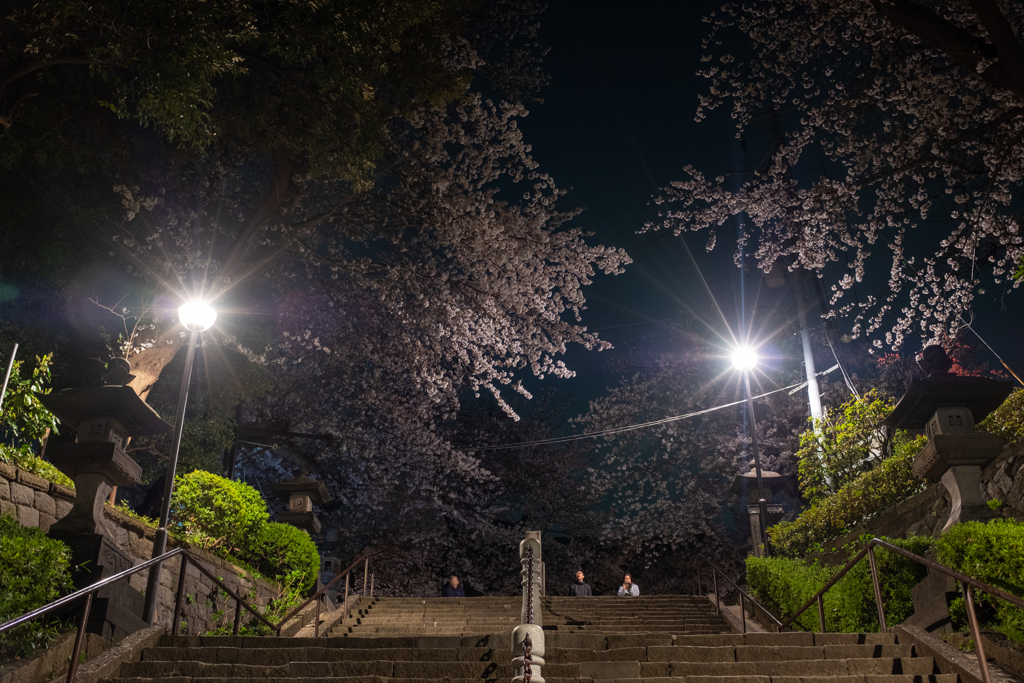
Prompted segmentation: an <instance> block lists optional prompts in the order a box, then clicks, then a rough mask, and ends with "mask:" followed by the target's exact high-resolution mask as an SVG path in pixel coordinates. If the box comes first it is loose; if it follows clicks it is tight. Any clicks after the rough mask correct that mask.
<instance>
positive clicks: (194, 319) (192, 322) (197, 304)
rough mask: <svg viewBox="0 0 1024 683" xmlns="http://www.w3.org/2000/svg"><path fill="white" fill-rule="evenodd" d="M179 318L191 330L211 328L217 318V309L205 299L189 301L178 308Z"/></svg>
mask: <svg viewBox="0 0 1024 683" xmlns="http://www.w3.org/2000/svg"><path fill="white" fill-rule="evenodd" d="M178 320H179V321H180V322H181V324H182V325H184V326H185V327H187V328H188V329H190V330H199V331H200V332H202V331H204V330H208V329H210V327H211V326H213V323H214V321H215V320H217V311H215V310H213V307H212V306H210V304H208V303H206V302H205V301H189V302H188V303H184V304H182V305H181V306H180V307H179V308H178Z"/></svg>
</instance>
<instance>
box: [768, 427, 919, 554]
mask: <svg viewBox="0 0 1024 683" xmlns="http://www.w3.org/2000/svg"><path fill="white" fill-rule="evenodd" d="M926 441H927V440H926V439H925V437H923V436H920V437H917V438H916V439H913V440H910V441H905V442H902V443H899V444H897V448H896V450H895V452H894V453H893V455H892V456H891V457H889V458H888V459H886V460H884V461H882V463H881V464H879V465H878V466H877V467H875V468H874V469H873V470H869V471H867V472H865V473H863V474H861V475H860V476H858V477H857V478H856V479H854V480H853V481H851V482H850V483H848V484H846V485H845V486H843V487H842V488H841V489H839V491H838V492H837V493H835V494H834V495H832V496H829V497H827V498H823V499H821V500H820V501H818V502H817V503H815V504H814V505H812V506H811V507H810V508H809V509H807V510H805V511H804V512H802V513H800V515H799V516H798V517H797V518H796V519H795V520H794V521H792V522H780V523H778V524H776V525H775V526H772V527H769V528H768V536H769V538H770V540H771V544H772V548H773V549H774V551H775V552H776V553H777V554H779V555H782V556H783V557H791V558H800V557H804V556H805V555H806V554H807V553H808V552H809V551H810V550H811V549H812V548H813V547H815V546H816V545H818V544H821V543H824V542H825V541H828V540H829V539H832V538H835V537H836V536H840V535H842V534H844V533H847V532H848V531H849V530H850V529H851V528H853V527H855V526H856V525H857V524H861V523H863V522H866V521H867V520H869V519H871V518H872V517H875V516H876V515H878V514H879V513H881V512H884V511H885V510H888V509H889V508H891V507H893V506H894V505H897V504H898V503H901V502H902V501H904V500H906V499H907V498H908V497H910V496H912V495H914V494H915V493H917V492H919V491H921V490H922V489H923V488H924V486H925V483H924V482H923V481H921V480H920V479H918V478H917V477H915V476H914V472H913V469H912V465H913V462H914V456H916V455H917V454H918V453H919V452H920V451H921V449H922V448H924V445H925V443H926Z"/></svg>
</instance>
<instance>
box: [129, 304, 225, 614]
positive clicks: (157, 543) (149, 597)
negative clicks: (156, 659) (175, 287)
mask: <svg viewBox="0 0 1024 683" xmlns="http://www.w3.org/2000/svg"><path fill="white" fill-rule="evenodd" d="M216 320H217V311H215V310H213V307H211V306H210V305H209V304H208V303H206V302H205V301H201V300H197V301H189V302H187V303H184V304H182V305H181V307H180V308H178V321H179V322H180V323H181V324H182V326H183V327H185V329H187V330H189V331H190V332H191V333H192V334H191V335H190V336H189V340H188V353H187V355H186V356H185V372H184V373H183V375H182V378H181V391H180V392H179V393H178V416H177V418H176V419H175V422H174V443H173V445H172V446H171V460H170V462H169V463H167V478H166V481H165V482H164V498H163V501H162V503H161V505H160V523H159V525H158V526H157V529H156V536H155V537H154V539H153V555H152V557H154V558H156V557H160V556H161V555H163V554H164V553H165V552H167V524H168V520H169V518H170V512H171V494H172V493H173V492H174V473H175V471H176V470H177V469H178V451H179V449H180V448H181V433H182V430H183V429H184V426H185V403H186V402H187V401H188V385H189V382H191V381H192V361H193V360H194V359H195V356H196V342H197V341H198V340H199V333H200V332H204V331H206V330H208V329H210V327H212V326H213V323H214V322H215V321H216ZM162 566H163V565H161V564H158V565H155V566H153V567H152V568H151V569H150V570H149V579H148V580H147V582H146V605H145V609H144V611H143V613H142V619H143V621H145V622H146V623H147V624H149V625H151V626H152V625H153V622H154V620H155V619H156V604H157V597H158V596H159V593H160V573H161V569H162Z"/></svg>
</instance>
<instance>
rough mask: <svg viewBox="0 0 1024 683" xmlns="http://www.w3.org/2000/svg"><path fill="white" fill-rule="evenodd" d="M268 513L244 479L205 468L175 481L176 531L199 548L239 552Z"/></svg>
mask: <svg viewBox="0 0 1024 683" xmlns="http://www.w3.org/2000/svg"><path fill="white" fill-rule="evenodd" d="M269 517H270V514H269V513H268V512H267V503H266V501H264V500H263V497H262V496H261V495H260V493H259V491H257V490H256V489H254V488H252V487H251V486H249V485H248V484H246V483H244V482H239V481H231V480H230V479H225V478H224V477H219V476H217V475H216V474H213V473H211V472H205V471H203V470H195V471H194V472H189V473H188V474H185V475H182V476H180V477H177V478H176V479H175V481H174V495H173V497H172V498H171V520H172V524H173V531H174V533H175V535H176V536H178V537H179V538H182V539H184V540H186V541H188V542H189V543H193V544H195V545H196V546H198V547H200V548H204V549H206V550H217V551H221V552H229V553H239V552H240V551H243V550H244V549H245V548H247V547H248V546H250V545H251V544H252V543H253V542H254V540H255V539H256V536H257V534H258V533H259V531H260V529H261V528H262V527H263V525H264V524H266V522H267V519H268V518H269Z"/></svg>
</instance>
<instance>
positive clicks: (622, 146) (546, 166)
mask: <svg viewBox="0 0 1024 683" xmlns="http://www.w3.org/2000/svg"><path fill="white" fill-rule="evenodd" d="M718 4H719V3H718V2H717V1H709V0H699V1H688V2H679V3H664V2H652V1H650V0H635V1H633V2H629V3H622V2H609V1H602V2H588V3H577V2H566V1H565V0H562V1H560V2H552V3H551V4H550V6H549V8H548V10H547V11H546V12H545V13H544V14H543V15H542V18H541V27H542V28H541V40H542V42H544V44H546V45H549V46H550V47H551V52H550V53H549V55H548V58H547V61H546V65H547V68H548V71H549V73H550V74H551V83H550V85H549V86H548V87H547V88H546V90H545V91H544V93H543V96H544V98H545V102H544V103H543V104H539V105H534V106H533V107H532V108H531V112H530V115H529V116H528V117H527V118H526V119H525V120H524V121H523V122H522V124H521V125H522V128H523V130H524V134H525V136H526V139H527V141H528V142H530V143H531V144H532V145H533V150H534V155H535V158H536V159H537V160H538V161H539V162H540V164H541V169H542V170H543V171H545V172H547V173H550V174H551V175H552V176H553V177H554V178H555V180H556V181H557V182H558V184H559V185H560V186H561V187H566V188H571V191H570V193H569V196H568V197H567V202H568V204H569V205H572V204H575V205H578V206H581V207H584V208H585V212H584V213H583V214H582V215H581V216H580V217H579V218H578V219H576V221H575V222H574V223H573V225H578V226H581V227H584V228H586V229H587V230H590V231H593V232H594V233H595V236H594V238H593V239H594V240H595V241H599V242H601V243H603V244H607V245H613V246H618V247H625V248H626V249H627V251H628V252H629V254H630V256H631V257H632V258H633V260H634V263H633V264H632V265H630V266H628V267H627V271H626V274H624V275H620V276H617V277H607V276H603V277H602V276H599V277H598V279H597V282H596V283H595V284H594V285H593V286H591V287H590V288H589V289H588V290H587V293H586V295H587V299H588V306H589V310H588V311H586V312H585V317H584V324H586V325H587V326H588V327H589V328H590V329H592V330H600V331H601V332H600V334H601V336H602V337H603V338H604V339H607V340H608V341H611V342H612V343H613V344H614V345H615V347H616V348H615V350H613V351H611V352H603V353H600V354H598V353H592V352H586V351H583V350H581V349H579V348H578V347H577V348H574V349H572V350H571V351H570V352H569V354H568V356H567V358H566V363H567V364H568V365H569V366H570V367H571V368H572V369H574V370H576V371H577V373H578V375H577V377H576V378H574V379H572V380H560V381H557V382H545V385H551V384H555V385H556V386H557V388H558V390H559V394H561V395H565V396H567V397H571V398H573V399H574V403H573V406H572V408H573V412H583V411H585V410H586V402H587V400H589V399H590V398H594V397H596V396H599V395H601V394H602V393H603V390H604V388H605V387H608V386H610V385H611V384H613V383H614V382H615V381H616V376H615V375H614V374H612V373H610V372H609V362H610V361H611V360H613V358H614V357H615V356H618V355H622V354H625V353H628V352H629V351H631V350H638V349H639V350H663V351H668V350H669V349H668V348H667V346H666V343H667V338H668V335H666V323H658V322H651V321H659V320H663V319H666V318H673V317H675V316H678V315H679V314H680V312H681V311H682V310H683V309H684V307H689V308H691V309H695V310H700V311H702V312H703V311H704V310H706V309H707V308H709V307H710V306H711V305H712V299H711V296H710V295H709V294H708V292H707V291H706V289H705V287H704V285H703V284H702V281H701V276H700V273H703V274H704V276H705V277H706V278H707V280H708V283H709V285H710V288H711V291H712V293H713V295H714V298H715V300H717V302H718V303H719V304H720V305H721V307H722V310H723V311H724V312H725V314H726V317H727V318H728V319H729V324H730V325H732V327H733V329H737V328H738V327H739V321H740V313H739V311H740V303H739V301H740V285H741V282H742V283H743V287H744V288H745V293H746V297H747V302H748V312H749V304H750V302H751V301H752V299H753V298H754V297H760V298H759V299H758V304H757V310H756V311H755V317H757V316H760V319H761V320H766V319H767V318H768V317H774V318H775V319H778V318H780V317H785V316H794V315H795V304H794V303H793V300H792V296H791V294H790V291H789V288H788V287H783V288H780V289H768V288H766V287H764V286H763V284H762V278H761V277H760V276H759V272H758V271H757V270H756V269H755V270H753V271H752V273H751V275H750V276H748V277H746V278H741V277H740V274H739V270H738V269H737V268H736V267H735V265H734V263H733V251H734V247H735V242H734V240H733V239H732V238H733V236H734V235H735V234H736V232H735V231H736V224H735V223H733V224H732V225H731V226H729V227H727V228H724V229H723V230H721V231H720V233H719V239H718V246H717V248H716V249H715V250H714V251H713V252H711V253H710V254H709V253H707V252H706V250H705V245H706V242H707V238H708V235H707V234H706V233H690V234H688V235H686V236H685V242H686V244H685V245H684V243H683V240H682V239H680V238H678V237H674V236H664V237H661V238H659V239H654V240H652V237H654V236H655V235H657V234H660V233H647V234H638V230H639V229H640V228H641V227H642V226H643V224H644V223H645V222H646V221H650V220H657V211H656V208H655V207H654V206H653V205H651V204H649V202H650V199H651V197H652V195H654V194H656V193H657V191H658V188H659V187H662V186H665V185H667V184H668V183H669V182H670V181H672V180H674V179H678V178H680V177H681V176H682V173H681V170H682V167H683V166H685V165H686V164H693V165H695V166H696V167H697V168H698V169H700V170H702V171H704V172H705V173H707V174H708V175H710V176H715V175H718V174H720V173H726V172H729V171H744V170H747V169H748V168H749V166H748V164H747V159H746V157H745V155H744V152H743V151H742V150H741V148H740V145H739V143H738V141H737V140H736V138H735V128H734V126H733V122H732V120H731V119H730V118H729V116H728V113H727V112H724V113H723V112H721V111H720V112H719V114H722V115H719V116H717V117H714V116H713V117H712V118H711V119H709V120H707V121H704V122H702V123H700V124H698V123H696V122H695V121H694V113H695V111H696V106H697V95H698V93H702V92H704V91H705V90H706V87H707V81H706V80H705V79H703V78H701V77H699V76H697V75H696V74H695V72H696V70H697V68H698V67H699V66H700V55H701V53H702V49H701V38H702V37H703V35H704V32H705V29H706V28H707V25H706V24H705V23H703V22H702V21H701V17H702V16H703V15H704V14H705V13H707V11H709V10H711V9H714V7H715V6H716V5H718ZM748 141H749V142H750V145H749V154H750V159H751V160H752V161H753V162H754V163H757V161H758V159H759V158H760V154H761V153H762V151H763V148H764V145H765V144H766V142H767V139H765V140H761V141H757V140H756V133H755V134H750V133H748ZM811 172H812V173H813V171H811ZM925 229H927V228H925ZM686 246H689V248H690V250H691V251H692V253H693V256H694V257H695V259H696V265H697V268H695V267H694V264H693V262H692V261H691V259H690V256H689V255H688V253H687V248H686ZM878 255H879V256H880V257H881V258H880V259H878V261H877V262H876V265H875V267H876V268H881V269H882V270H887V268H888V263H887V262H886V258H887V254H883V253H881V250H880V253H879V254H878ZM698 269H699V270H698ZM869 275H870V273H869ZM885 275H886V273H882V274H881V278H880V279H879V281H878V282H877V283H872V282H869V283H865V285H862V286H860V288H859V290H860V291H859V294H860V296H864V295H865V294H868V293H871V291H870V289H869V287H870V288H877V287H879V286H881V285H882V284H883V283H884V277H885ZM989 299H990V300H988V301H985V302H979V304H978V305H977V306H976V313H977V319H976V325H975V327H976V329H978V331H979V332H980V333H981V334H982V335H984V336H985V337H986V340H987V341H988V342H989V343H990V344H992V345H993V346H994V347H995V348H996V350H997V351H998V352H999V353H1000V354H1001V355H1002V356H1003V357H1004V358H1005V359H1006V360H1007V361H1008V362H1010V364H1011V366H1012V367H1014V368H1015V369H1017V368H1020V369H1024V345H1021V344H1020V343H1019V342H1018V341H1016V340H1019V339H1020V338H1021V335H1022V334H1024V326H1022V324H1021V322H1020V316H1019V315H1014V312H1015V311H1016V310H1018V308H1019V299H1020V293H1019V292H1014V293H1013V294H1012V295H1010V296H1009V297H1006V299H1005V300H1004V301H1000V300H997V299H996V298H995V297H989ZM1014 304H1017V307H1018V308H1015V307H1014ZM1000 307H1002V310H1000ZM769 312H771V313H770V315H769ZM755 324H756V323H755ZM812 324H813V320H812ZM719 325H720V327H724V325H723V324H721V323H719ZM848 328H849V323H846V324H843V323H842V322H840V323H839V324H838V330H839V333H840V334H842V333H843V332H844V331H846V330H847V329H848ZM696 332H697V333H698V334H701V335H703V336H708V337H710V336H712V333H711V332H710V331H707V330H697V331H696ZM719 332H722V333H724V332H725V330H724V329H719ZM981 359H982V360H986V361H989V362H990V364H991V365H992V366H996V365H998V362H997V361H996V359H995V358H994V357H992V356H990V355H984V356H983V357H982V358H981ZM725 362H726V361H723V363H725ZM832 364H833V363H832V362H831V361H830V360H829V359H825V358H819V359H818V366H819V369H823V368H825V367H829V366H831V365H832ZM1018 373H1019V370H1018ZM527 385H528V386H529V387H530V388H531V389H536V388H538V385H537V383H536V382H532V383H530V382H528V383H527Z"/></svg>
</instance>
